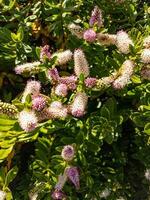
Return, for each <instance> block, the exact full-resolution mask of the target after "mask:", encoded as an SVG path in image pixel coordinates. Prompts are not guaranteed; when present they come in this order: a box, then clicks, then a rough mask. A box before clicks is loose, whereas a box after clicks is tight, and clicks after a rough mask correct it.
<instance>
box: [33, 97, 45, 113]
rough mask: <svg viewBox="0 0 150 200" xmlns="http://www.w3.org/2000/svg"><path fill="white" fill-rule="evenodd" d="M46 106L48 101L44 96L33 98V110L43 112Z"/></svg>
mask: <svg viewBox="0 0 150 200" xmlns="http://www.w3.org/2000/svg"><path fill="white" fill-rule="evenodd" d="M45 106H46V99H45V98H44V97H43V96H40V95H38V96H32V108H33V110H37V111H41V110H43V109H44V107H45Z"/></svg>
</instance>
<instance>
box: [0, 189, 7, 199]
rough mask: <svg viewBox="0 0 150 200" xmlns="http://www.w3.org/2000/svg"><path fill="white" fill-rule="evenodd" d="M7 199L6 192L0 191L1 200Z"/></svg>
mask: <svg viewBox="0 0 150 200" xmlns="http://www.w3.org/2000/svg"><path fill="white" fill-rule="evenodd" d="M5 198H6V192H4V191H2V190H0V200H5Z"/></svg>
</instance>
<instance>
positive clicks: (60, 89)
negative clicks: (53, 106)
mask: <svg viewBox="0 0 150 200" xmlns="http://www.w3.org/2000/svg"><path fill="white" fill-rule="evenodd" d="M55 94H56V95H58V96H61V97H65V96H67V94H68V87H67V85H66V84H63V83H61V84H58V85H57V86H56V88H55Z"/></svg>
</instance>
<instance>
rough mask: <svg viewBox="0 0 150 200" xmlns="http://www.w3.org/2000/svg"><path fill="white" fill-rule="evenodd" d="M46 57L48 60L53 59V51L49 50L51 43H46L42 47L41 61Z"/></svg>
mask: <svg viewBox="0 0 150 200" xmlns="http://www.w3.org/2000/svg"><path fill="white" fill-rule="evenodd" d="M46 58H47V59H48V60H50V59H51V53H50V52H49V45H45V46H44V47H42V49H41V53H40V60H41V61H44V60H45V59H46Z"/></svg>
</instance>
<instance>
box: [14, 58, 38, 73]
mask: <svg viewBox="0 0 150 200" xmlns="http://www.w3.org/2000/svg"><path fill="white" fill-rule="evenodd" d="M39 65H40V62H38V61H37V62H33V63H25V64H22V65H17V66H16V67H15V72H16V74H23V73H30V74H36V73H39V71H40V67H39Z"/></svg>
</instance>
